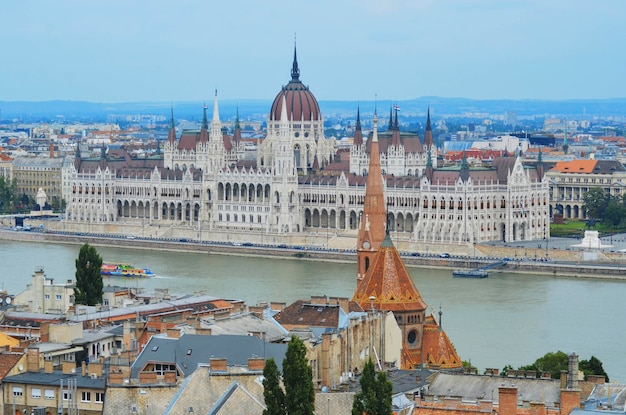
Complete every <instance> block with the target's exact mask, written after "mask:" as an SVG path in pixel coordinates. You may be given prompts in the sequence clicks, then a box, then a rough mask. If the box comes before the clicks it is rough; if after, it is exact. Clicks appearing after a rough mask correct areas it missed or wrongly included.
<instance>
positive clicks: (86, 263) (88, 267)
mask: <svg viewBox="0 0 626 415" xmlns="http://www.w3.org/2000/svg"><path fill="white" fill-rule="evenodd" d="M101 268H102V257H101V256H100V255H99V254H98V251H96V248H94V247H93V246H89V244H84V245H83V246H82V247H81V248H80V252H79V253H78V258H76V274H75V275H76V286H75V287H74V304H85V305H96V304H99V303H101V302H102V288H103V286H104V284H103V282H102V275H101V274H100V269H101Z"/></svg>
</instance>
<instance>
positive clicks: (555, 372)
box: [519, 350, 567, 379]
mask: <svg viewBox="0 0 626 415" xmlns="http://www.w3.org/2000/svg"><path fill="white" fill-rule="evenodd" d="M519 369H520V370H535V371H536V372H537V376H541V373H543V372H550V377H551V378H552V379H560V378H561V371H562V370H567V354H565V353H564V352H562V351H560V350H559V351H558V352H550V353H546V354H545V355H543V356H542V357H540V358H539V359H537V360H535V363H533V364H531V365H526V366H521V367H520V368H519Z"/></svg>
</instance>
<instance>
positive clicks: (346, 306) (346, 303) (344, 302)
mask: <svg viewBox="0 0 626 415" xmlns="http://www.w3.org/2000/svg"><path fill="white" fill-rule="evenodd" d="M333 299H334V300H335V301H337V304H339V307H341V309H342V310H343V311H345V312H346V313H350V300H348V298H347V297H336V298H333Z"/></svg>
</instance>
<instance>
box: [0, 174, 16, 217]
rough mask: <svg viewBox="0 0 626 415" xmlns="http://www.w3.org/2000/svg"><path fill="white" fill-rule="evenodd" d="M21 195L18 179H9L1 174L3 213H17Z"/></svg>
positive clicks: (0, 196) (0, 189) (0, 208)
mask: <svg viewBox="0 0 626 415" xmlns="http://www.w3.org/2000/svg"><path fill="white" fill-rule="evenodd" d="M19 205H20V197H19V196H18V194H17V181H16V180H15V178H14V179H13V180H12V181H10V182H9V181H7V180H6V178H5V177H4V176H0V211H1V212H2V213H17V212H18V211H19V209H18V206H19Z"/></svg>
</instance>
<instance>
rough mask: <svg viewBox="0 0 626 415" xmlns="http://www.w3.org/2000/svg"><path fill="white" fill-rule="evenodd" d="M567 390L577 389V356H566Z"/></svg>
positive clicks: (574, 354)
mask: <svg viewBox="0 0 626 415" xmlns="http://www.w3.org/2000/svg"><path fill="white" fill-rule="evenodd" d="M566 388H567V389H578V355H577V354H576V353H572V354H570V355H569V356H567V385H566Z"/></svg>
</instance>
